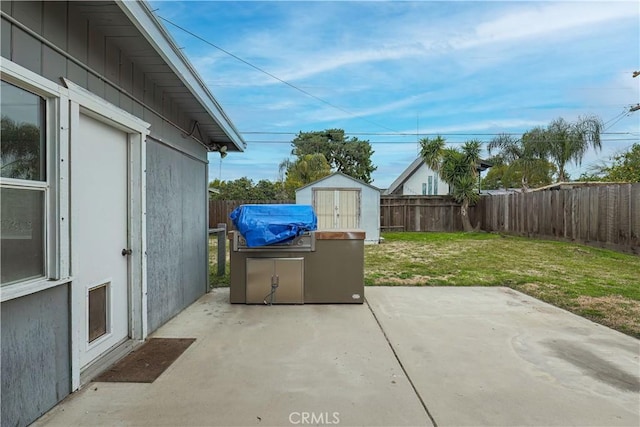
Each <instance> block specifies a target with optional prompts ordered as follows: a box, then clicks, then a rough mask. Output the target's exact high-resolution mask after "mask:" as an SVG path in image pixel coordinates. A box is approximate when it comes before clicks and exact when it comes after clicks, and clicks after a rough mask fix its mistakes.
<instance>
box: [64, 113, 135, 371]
mask: <svg viewBox="0 0 640 427" xmlns="http://www.w3.org/2000/svg"><path fill="white" fill-rule="evenodd" d="M128 148H129V142H128V135H127V134H126V133H125V132H123V131H121V130H119V129H116V128H114V127H112V126H110V125H108V124H106V123H102V122H100V121H98V120H95V119H93V118H91V117H88V116H86V115H83V114H81V115H80V121H79V130H78V133H77V139H76V140H74V141H72V143H71V159H72V163H71V172H72V174H71V176H72V187H71V199H72V206H73V210H74V213H75V216H74V223H73V224H72V230H73V233H74V234H75V235H74V236H73V242H74V244H75V245H77V247H74V248H73V251H74V257H73V261H74V263H75V265H74V266H73V271H74V287H77V288H76V290H75V292H81V293H82V294H83V297H82V298H78V301H79V302H80V301H82V303H80V304H82V305H83V307H79V306H76V307H74V309H77V310H82V311H83V312H84V316H83V319H84V321H83V322H82V325H81V326H80V327H79V328H78V330H79V331H80V337H79V345H80V366H83V367H84V366H86V365H88V364H89V363H90V362H91V361H93V360H95V359H96V358H98V357H99V356H101V355H103V354H105V353H106V352H108V351H109V350H111V349H112V348H115V347H116V346H118V345H119V344H122V343H123V342H125V341H126V340H127V338H128V337H129V279H128V276H129V274H128V263H129V259H128V258H129V256H124V255H123V254H122V250H123V249H127V248H128V240H129V239H128V232H127V223H128V222H127V219H128V208H129V203H128V197H129V196H128V191H127V188H128V182H129V176H128V162H127V159H128Z"/></svg>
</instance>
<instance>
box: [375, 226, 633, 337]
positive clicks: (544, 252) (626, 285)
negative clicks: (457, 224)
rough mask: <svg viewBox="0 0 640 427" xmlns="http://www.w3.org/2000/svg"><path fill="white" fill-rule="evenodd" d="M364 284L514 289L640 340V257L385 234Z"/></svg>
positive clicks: (490, 239)
mask: <svg viewBox="0 0 640 427" xmlns="http://www.w3.org/2000/svg"><path fill="white" fill-rule="evenodd" d="M383 237H384V241H383V243H381V244H380V245H369V246H366V247H365V284H366V285H369V286H371V285H378V286H397V285H401V286H508V287H511V288H513V289H517V290H519V291H522V292H524V293H526V294H529V295H531V296H533V297H536V298H539V299H541V300H543V301H546V302H549V303H551V304H553V305H556V306H558V307H562V308H565V309H567V310H570V311H572V312H574V313H576V314H578V315H581V316H584V317H587V318H589V319H592V320H594V321H596V322H598V323H601V324H604V325H607V326H610V327H612V328H614V329H617V330H619V331H621V332H624V333H627V334H629V335H632V336H635V337H640V257H638V256H635V255H628V254H621V253H618V252H614V251H609V250H604V249H597V248H591V247H588V246H583V245H577V244H573V243H565V242H557V241H545V240H533V239H526V238H520V237H512V236H503V235H499V234H489V233H384V234H383Z"/></svg>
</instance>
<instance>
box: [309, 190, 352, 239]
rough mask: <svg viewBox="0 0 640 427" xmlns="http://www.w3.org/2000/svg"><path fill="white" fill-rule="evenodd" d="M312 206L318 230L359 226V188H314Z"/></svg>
mask: <svg viewBox="0 0 640 427" xmlns="http://www.w3.org/2000/svg"><path fill="white" fill-rule="evenodd" d="M313 208H314V210H315V211H316V215H317V217H318V229H319V230H344V229H353V228H358V227H359V226H360V190H358V189H347V190H345V189H322V190H321V189H314V194H313Z"/></svg>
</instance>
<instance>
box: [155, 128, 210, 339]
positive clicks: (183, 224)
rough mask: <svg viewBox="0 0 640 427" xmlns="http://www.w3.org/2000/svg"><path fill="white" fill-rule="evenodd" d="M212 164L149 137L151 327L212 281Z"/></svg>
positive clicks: (190, 299)
mask: <svg viewBox="0 0 640 427" xmlns="http://www.w3.org/2000/svg"><path fill="white" fill-rule="evenodd" d="M206 176H207V165H206V163H204V162H203V161H202V160H197V159H194V158H192V157H189V156H187V155H185V154H184V153H181V152H179V151H176V150H174V149H172V148H169V147H167V146H166V145H162V144H160V143H158V142H157V141H154V140H153V139H151V138H149V139H148V140H147V271H148V273H147V319H148V322H149V323H148V327H149V330H150V331H153V330H155V329H157V328H158V327H160V326H161V325H162V324H163V323H165V322H166V321H167V320H169V319H170V318H172V317H173V316H175V315H176V314H178V313H179V312H180V311H181V310H182V309H183V308H185V307H186V306H188V305H189V304H191V303H192V302H193V301H195V300H196V299H198V297H200V296H201V295H202V294H203V293H204V292H205V291H206V286H207V275H208V270H207V268H208V263H207V233H206V230H204V229H205V228H206V227H207V209H208V204H207V197H206V194H207V181H206Z"/></svg>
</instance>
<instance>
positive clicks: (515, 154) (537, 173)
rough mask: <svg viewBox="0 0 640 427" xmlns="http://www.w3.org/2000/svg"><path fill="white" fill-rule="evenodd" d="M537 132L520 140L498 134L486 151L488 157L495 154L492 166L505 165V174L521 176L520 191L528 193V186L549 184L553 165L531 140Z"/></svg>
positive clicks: (528, 134) (533, 140) (534, 131)
mask: <svg viewBox="0 0 640 427" xmlns="http://www.w3.org/2000/svg"><path fill="white" fill-rule="evenodd" d="M536 132H539V130H537V129H534V130H532V131H531V132H528V133H527V134H525V135H524V136H523V137H522V138H515V137H514V136H512V135H508V134H500V135H498V136H496V137H495V138H493V139H492V140H491V141H490V142H489V145H487V151H488V152H489V155H490V156H491V155H493V153H494V152H496V151H497V153H496V154H495V155H494V156H493V157H492V158H491V161H492V163H493V164H494V165H506V172H507V173H511V174H516V173H517V174H521V180H520V181H521V184H522V191H523V192H524V191H528V190H529V186H530V184H531V183H532V182H533V183H542V184H543V185H544V184H550V183H551V174H552V172H553V170H554V168H553V165H550V164H549V161H547V159H546V155H545V153H544V152H543V151H542V149H541V148H542V147H540V146H539V145H538V144H536V140H535V139H534V138H533V136H534V135H536Z"/></svg>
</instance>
